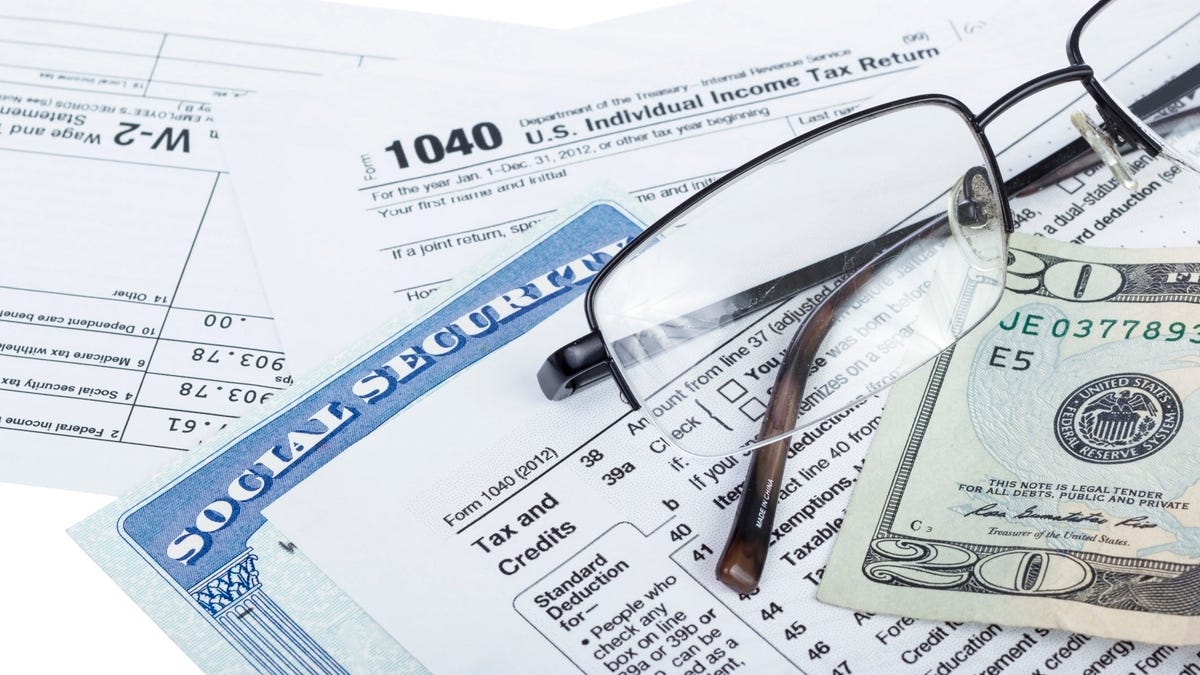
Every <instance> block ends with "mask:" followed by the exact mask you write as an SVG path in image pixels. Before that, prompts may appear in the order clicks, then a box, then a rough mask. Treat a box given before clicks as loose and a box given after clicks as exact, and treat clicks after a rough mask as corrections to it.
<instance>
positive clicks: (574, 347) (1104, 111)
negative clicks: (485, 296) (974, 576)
mask: <svg viewBox="0 0 1200 675" xmlns="http://www.w3.org/2000/svg"><path fill="white" fill-rule="evenodd" d="M1112 2H1115V0H1100V1H1099V2H1097V3H1096V4H1095V5H1093V6H1092V7H1091V9H1089V10H1088V11H1087V12H1086V13H1085V14H1084V15H1083V17H1082V18H1081V19H1080V20H1079V21H1078V22H1077V23H1076V25H1075V27H1074V29H1073V30H1072V32H1071V37H1070V40H1069V42H1068V46H1067V55H1068V59H1069V61H1070V64H1071V65H1069V66H1068V67H1065V68H1061V69H1059V70H1055V71H1052V72H1049V73H1046V74H1044V75H1042V76H1040V77H1037V78H1034V79H1031V80H1029V81H1027V82H1025V83H1023V84H1021V85H1020V86H1018V87H1016V88H1014V89H1012V90H1011V91H1009V92H1008V93H1006V94H1005V95H1004V96H1001V97H1000V98H999V99H998V100H997V101H995V102H994V103H992V104H991V105H989V106H988V107H987V108H985V109H984V110H983V112H981V113H979V114H975V113H973V112H972V111H971V110H970V109H969V108H968V107H967V106H966V105H964V104H963V103H962V102H960V101H958V100H957V99H955V98H952V97H950V96H944V95H940V94H929V95H924V96H913V97H909V98H904V99H900V100H898V101H893V102H890V103H885V104H883V105H879V106H874V107H871V108H868V109H866V110H862V111H859V112H857V113H854V114H852V115H849V116H847V117H845V118H843V119H840V120H838V121H836V122H833V123H830V124H827V125H824V126H822V127H819V128H817V129H815V130H813V131H811V132H809V133H806V134H803V135H801V136H798V137H797V138H794V139H791V140H789V141H787V142H785V143H783V144H781V145H779V146H776V147H774V148H772V149H770V150H768V151H766V152H764V153H762V154H761V155H759V156H758V157H755V158H754V159H752V160H750V161H749V162H747V163H746V164H743V165H742V166H740V167H738V168H737V169H734V170H733V171H731V172H730V173H729V174H727V175H725V176H724V177H722V178H721V179H719V180H717V181H716V182H714V183H712V184H711V185H709V186H708V187H706V188H705V189H703V190H701V191H700V192H698V193H696V194H695V195H694V196H692V197H691V198H689V199H687V200H686V201H684V202H683V203H682V204H680V205H679V206H677V207H675V208H674V209H672V210H671V212H670V213H668V214H666V215H665V216H663V217H662V218H660V219H659V220H658V221H656V222H655V223H654V224H653V225H651V226H650V227H649V228H647V229H646V230H645V231H644V232H642V233H641V234H640V235H638V236H637V237H635V238H634V240H633V241H632V242H630V243H629V244H628V245H626V246H625V248H623V249H622V250H621V251H620V252H619V253H618V254H617V255H616V256H614V258H613V259H612V260H611V261H610V262H609V263H608V264H607V265H606V266H605V267H604V269H603V270H601V271H600V273H599V274H598V275H597V276H596V278H595V279H593V280H592V282H591V285H590V286H589V288H588V291H587V296H586V298H585V314H586V316H587V321H588V326H589V328H590V332H589V333H588V335H586V336H584V337H582V338H580V339H578V340H575V341H574V342H572V343H571V344H569V345H567V346H565V347H563V348H561V349H559V350H558V351H556V352H555V353H554V354H552V355H551V356H550V358H548V359H547V360H546V363H545V364H544V365H543V366H542V368H541V369H540V370H539V371H538V381H539V384H540V385H541V387H542V391H543V393H545V394H546V396H547V397H548V398H551V399H554V400H558V399H561V398H565V397H566V396H569V395H570V394H572V393H574V392H575V391H576V390H577V389H579V388H580V387H583V386H586V385H587V384H590V383H592V382H595V381H598V380H600V379H603V378H604V377H605V376H607V375H611V376H612V377H613V378H614V379H615V381H616V383H617V386H618V387H619V388H620V390H621V393H622V395H623V397H624V398H625V400H626V401H627V402H628V403H629V404H630V405H631V406H632V407H633V408H634V410H637V409H640V407H641V404H640V403H639V402H638V399H637V396H635V395H634V393H633V391H632V389H631V388H630V387H629V384H628V382H626V380H625V378H624V376H623V375H622V373H621V368H620V366H619V365H618V364H617V362H616V361H615V360H614V359H613V357H612V355H611V354H609V352H608V347H607V346H606V343H605V340H604V339H603V337H602V336H601V333H600V328H599V326H598V325H597V321H596V315H595V310H594V303H595V297H596V294H597V293H598V292H600V291H601V290H602V289H603V287H604V282H605V280H606V279H607V277H608V275H609V274H611V273H612V272H613V270H614V269H616V268H617V267H619V265H620V263H621V261H622V260H624V259H625V258H626V257H627V256H630V255H633V254H634V251H636V250H637V249H638V248H639V247H640V246H641V245H642V244H643V243H645V242H646V241H647V240H649V239H652V238H653V237H655V236H656V235H657V234H658V233H659V232H661V231H662V230H663V228H665V227H666V226H667V225H668V224H670V223H672V222H673V221H674V220H676V219H677V218H678V217H679V216H680V215H682V214H684V213H686V212H687V211H689V210H690V209H692V208H693V207H695V206H696V205H697V204H698V203H700V202H702V201H703V200H705V199H708V198H709V197H711V196H712V195H713V194H714V193H716V192H718V191H720V190H721V189H722V188H724V187H725V186H726V185H728V184H729V183H730V182H732V181H735V180H737V179H738V178H739V177H741V176H743V175H745V174H747V173H749V172H751V171H754V170H755V169H757V168H758V167H760V166H761V165H763V164H764V163H766V162H769V161H771V160H772V159H774V158H775V157H777V156H779V155H780V154H782V153H785V152H788V151H790V150H792V149H793V148H795V147H797V146H798V145H801V144H805V143H809V142H812V141H813V140H816V139H818V138H820V137H822V136H825V135H828V134H831V133H836V132H837V131H839V130H841V129H844V128H846V127H848V126H851V125H855V124H859V123H862V122H865V121H868V120H870V119H872V118H874V117H877V116H880V115H885V114H888V113H890V112H894V111H896V110H900V109H902V108H906V107H910V106H923V105H939V106H946V107H949V108H951V109H953V110H954V111H955V112H957V113H958V114H959V115H960V116H961V117H962V118H963V120H964V121H965V122H966V123H967V125H968V126H969V128H970V129H971V132H972V133H973V134H974V135H975V138H976V141H977V142H978V143H979V147H980V149H981V150H982V152H983V154H984V157H985V159H986V161H987V170H988V172H990V174H991V175H992V176H995V177H997V181H998V182H999V176H1000V175H1001V173H1000V169H999V163H998V162H997V159H996V153H995V151H994V150H993V149H992V146H991V143H990V142H989V141H988V139H987V135H986V127H987V125H988V124H990V123H991V122H993V121H994V120H995V119H996V118H997V117H999V116H1000V115H1001V114H1003V113H1004V112H1005V111H1006V110H1008V109H1009V108H1011V107H1013V106H1014V105H1016V104H1017V103H1019V102H1020V101H1023V100H1025V99H1026V98H1029V97H1030V96H1032V95H1034V94H1036V93H1038V92H1040V91H1043V90H1046V89H1049V88H1051V87H1056V86H1058V85H1061V84H1067V83H1071V82H1079V83H1081V84H1082V85H1083V87H1084V89H1085V90H1086V91H1087V93H1088V94H1089V95H1090V96H1091V98H1092V100H1093V101H1094V102H1095V103H1096V106H1097V109H1098V111H1099V113H1100V116H1101V117H1102V119H1103V128H1104V130H1105V131H1106V132H1107V133H1108V134H1109V135H1110V136H1113V137H1115V140H1116V141H1117V142H1118V143H1124V144H1128V145H1132V146H1136V147H1138V148H1140V149H1142V150H1144V151H1145V152H1146V153H1148V154H1149V155H1151V156H1155V157H1156V156H1158V155H1159V154H1161V153H1162V152H1163V151H1164V147H1163V146H1162V145H1161V144H1160V143H1159V142H1158V141H1157V140H1156V139H1155V137H1154V135H1153V132H1152V131H1150V129H1149V128H1148V127H1147V126H1146V125H1144V124H1143V123H1142V122H1141V121H1140V120H1139V119H1138V118H1137V117H1136V116H1135V113H1134V112H1131V110H1130V109H1128V108H1125V107H1124V106H1122V105H1120V104H1118V103H1117V102H1116V101H1115V100H1114V99H1113V98H1112V97H1111V96H1110V95H1109V93H1108V92H1107V91H1106V90H1105V89H1104V86H1103V84H1102V83H1101V82H1100V81H1099V80H1098V79H1097V78H1096V76H1095V73H1094V72H1093V70H1092V68H1091V67H1090V66H1088V65H1087V64H1086V63H1085V62H1084V59H1083V56H1082V54H1081V52H1080V49H1079V41H1080V37H1081V35H1082V33H1083V31H1084V29H1085V28H1086V27H1087V25H1088V24H1089V23H1090V22H1091V21H1092V20H1093V19H1094V18H1095V17H1096V16H1097V15H1098V14H1099V13H1100V12H1101V11H1103V10H1104V8H1105V7H1107V6H1108V5H1110V4H1111V3H1112ZM1189 78H1190V79H1189ZM1197 79H1200V66H1197V67H1195V68H1192V69H1190V70H1189V71H1187V72H1186V73H1185V74H1184V75H1183V76H1181V77H1180V78H1177V79H1176V80H1174V81H1172V82H1169V83H1167V84H1165V85H1163V86H1162V87H1160V88H1159V89H1158V90H1156V91H1154V92H1152V93H1151V94H1150V95H1149V96H1147V97H1145V98H1144V99H1143V100H1142V101H1139V102H1137V103H1135V104H1134V106H1133V109H1134V110H1136V111H1138V113H1137V114H1142V115H1143V116H1147V117H1148V115H1146V113H1148V112H1156V111H1157V110H1159V109H1161V108H1162V107H1163V106H1164V105H1166V104H1168V103H1170V102H1172V101H1176V100H1179V99H1180V98H1182V96H1183V94H1184V93H1186V86H1187V82H1189V81H1195V80H1197ZM1180 82H1183V87H1181V85H1180ZM1192 89H1194V88H1192ZM1089 152H1091V147H1090V145H1089V144H1088V143H1087V142H1086V141H1084V140H1083V139H1078V140H1076V141H1074V142H1072V143H1070V144H1068V145H1067V146H1065V147H1064V148H1061V149H1060V150H1058V151H1057V152H1054V153H1052V154H1051V156H1050V157H1048V158H1046V159H1045V160H1043V161H1041V162H1037V163H1036V164H1034V165H1033V166H1032V167H1030V168H1029V169H1027V170H1026V171H1024V172H1022V173H1021V174H1018V175H1017V176H1014V177H1013V178H1011V179H1009V180H1007V181H1003V182H1002V183H1001V184H1000V185H997V186H995V189H996V195H995V200H996V202H998V204H999V206H1000V211H1001V213H1000V216H1001V218H1002V219H1003V224H1004V231H1005V236H1007V234H1008V233H1011V232H1012V231H1013V219H1012V213H1011V209H1010V206H1009V198H1010V196H1011V195H1014V194H1018V193H1021V192H1023V191H1027V190H1029V189H1030V188H1031V187H1035V186H1037V185H1038V184H1039V182H1041V183H1042V184H1043V185H1044V184H1045V183H1044V181H1045V178H1044V176H1045V175H1046V174H1047V173H1050V169H1053V168H1055V167H1057V166H1058V165H1061V164H1065V163H1067V162H1074V161H1076V160H1077V159H1078V158H1080V157H1081V156H1084V155H1086V154H1087V153H1089ZM1168 154H1170V153H1169V152H1168ZM974 170H978V169H974ZM968 174H970V172H968ZM971 206H972V204H965V205H961V206H960V207H959V208H963V207H967V208H970V207H971ZM937 220H938V218H936V217H935V218H929V219H925V220H922V221H920V222H917V223H915V224H913V225H909V226H906V227H903V228H899V229H895V228H894V229H893V230H892V231H890V232H888V233H886V234H885V235H884V236H883V237H880V238H879V239H877V240H875V241H872V242H867V243H865V244H863V245H861V246H859V247H856V248H854V249H852V250H849V251H844V252H842V253H838V254H834V255H833V256H831V257H830V258H827V259H826V260H822V261H819V262H817V263H814V264H812V265H809V266H807V267H805V268H804V269H801V270H797V271H795V272H792V273H789V274H787V275H784V276H783V277H780V278H779V279H774V280H771V281H768V282H766V283H764V284H760V285H759V286H756V287H754V288H751V289H747V290H745V291H742V292H741V293H738V294H737V295H735V296H732V297H730V298H727V299H726V300H722V301H718V302H716V303H713V304H711V305H709V306H707V307H702V308H700V309H698V310H694V311H693V312H690V313H688V314H687V315H685V316H682V317H678V318H677V319H675V320H672V321H670V322H667V323H664V324H660V325H659V326H658V327H656V329H655V330H659V331H666V332H674V333H677V334H679V335H681V336H682V337H684V338H687V337H688V333H689V330H692V329H690V328H689V324H692V323H695V324H698V325H701V326H720V325H724V324H726V323H728V322H730V321H733V320H735V319H737V318H738V317H740V316H745V315H746V314H749V313H750V312H753V311H758V310H759V309H761V308H763V307H765V306H769V305H771V304H774V303H775V302H778V301H781V300H783V299H785V298H787V297H791V296H792V295H795V294H796V293H798V292H799V291H801V290H803V289H804V288H806V287H809V286H812V285H813V283H796V281H797V280H798V279H800V278H801V277H804V278H805V279H806V280H807V281H810V282H816V283H820V282H822V281H825V280H826V279H827V278H831V277H833V276H838V275H839V274H840V273H841V272H843V271H845V270H853V271H852V272H851V273H850V274H849V276H847V277H846V279H845V280H844V281H843V282H842V285H840V286H838V288H837V290H836V291H834V292H833V293H831V294H830V295H829V296H828V297H826V298H825V299H824V300H823V301H822V302H821V303H820V304H818V305H817V307H815V308H814V309H813V311H812V313H811V314H809V316H808V317H807V318H806V319H805V321H804V323H803V324H802V325H801V326H800V327H799V328H798V329H797V331H796V334H795V335H794V336H793V337H792V339H791V341H790V343H789V345H788V348H787V350H786V351H787V353H786V355H785V356H784V357H783V363H782V364H781V365H780V367H779V372H778V376H777V379H776V382H775V386H774V387H773V389H772V394H771V396H770V400H769V401H768V403H767V411H766V413H765V414H764V418H763V420H764V421H763V428H762V430H761V431H760V433H759V436H758V440H759V441H760V443H762V445H761V447H759V448H758V449H757V451H756V452H755V454H754V457H753V459H752V460H751V462H750V466H749V467H748V470H747V477H746V484H745V487H744V490H743V492H742V495H743V496H742V500H741V503H740V505H739V508H738V513H737V515H736V517H735V520H734V526H733V528H732V531H731V532H730V535H729V540H728V542H727V543H726V546H725V549H724V551H723V552H722V554H721V557H720V559H719V560H718V563H717V578H718V579H720V580H721V581H722V582H723V583H725V584H726V585H728V586H730V587H731V588H734V589H735V590H738V591H740V592H750V591H753V590H754V589H755V588H756V587H757V586H758V580H759V577H760V575H761V573H762V569H763V566H764V564H765V562H766V556H767V547H768V544H769V540H770V530H771V528H772V527H773V521H774V514H775V509H776V507H777V506H778V502H779V485H780V482H781V478H782V475H783V470H784V463H785V462H786V458H787V450H788V445H789V442H790V439H791V430H792V429H793V428H794V424H795V418H796V414H797V412H798V406H797V401H796V400H795V399H796V398H797V397H798V396H799V394H800V392H801V390H802V389H803V387H804V384H805V380H806V379H807V361H809V360H810V359H811V356H812V354H813V353H814V350H815V348H816V345H817V344H818V343H819V341H820V338H821V337H822V336H823V335H824V334H825V332H827V330H828V326H829V324H830V323H831V322H832V320H833V315H834V313H835V311H836V307H837V305H838V304H839V303H841V302H842V301H843V300H844V298H845V297H846V296H848V295H850V294H852V293H853V291H854V289H855V288H856V287H857V286H858V285H859V284H862V283H865V282H866V281H868V280H869V279H870V278H871V277H872V275H873V274H874V273H875V270H876V268H877V267H878V266H879V264H880V261H886V260H887V259H888V258H889V257H890V256H894V255H895V254H896V252H897V251H898V250H899V249H901V248H903V245H904V243H906V242H907V241H908V240H914V239H917V238H920V237H923V236H926V235H927V234H928V233H929V232H930V231H931V230H933V229H934V227H935V226H936V225H937V224H938V223H937V222H936V221H937ZM864 257H869V259H868V260H863V258H864ZM822 274H824V275H825V278H821V275H822ZM781 282H783V283H781ZM699 330H701V331H703V330H708V328H701V329H699ZM671 337H675V336H671ZM626 339H629V340H633V341H634V342H637V343H638V345H637V347H638V348H639V349H640V350H641V352H640V354H641V355H643V356H644V355H646V354H651V353H654V352H653V351H648V350H647V349H646V345H645V344H643V343H642V342H641V340H640V334H639V335H634V336H628V337H627V338H622V340H626ZM620 342H621V341H617V342H614V343H613V347H614V348H616V349H618V350H619V351H620V350H622V349H623V347H622V346H621V345H620ZM650 347H651V349H665V348H666V347H664V346H661V345H658V344H653V345H650ZM630 353H632V352H630ZM802 362H803V363H802ZM797 363H801V364H802V365H800V366H799V367H797ZM789 417H790V419H787V418H789Z"/></svg>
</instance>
